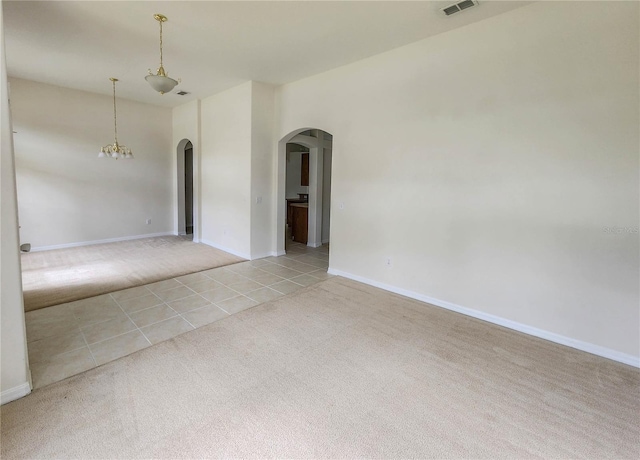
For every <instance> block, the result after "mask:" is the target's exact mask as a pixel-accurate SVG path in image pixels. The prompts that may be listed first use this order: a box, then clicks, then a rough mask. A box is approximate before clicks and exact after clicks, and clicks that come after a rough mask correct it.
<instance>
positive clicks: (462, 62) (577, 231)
mask: <svg viewBox="0 0 640 460" xmlns="http://www.w3.org/2000/svg"><path fill="white" fill-rule="evenodd" d="M638 6H639V5H638V4H637V3H636V2H584V3H581V4H580V7H579V8H577V7H576V4H575V3H574V2H558V3H555V2H554V3H551V2H539V3H535V4H533V5H530V6H526V7H523V8H519V9H517V10H514V11H512V12H509V13H506V14H503V15H500V16H497V17H494V18H491V19H488V20H485V21H482V22H478V23H475V24H472V25H469V26H466V27H464V28H461V29H457V30H454V31H451V32H448V33H445V34H441V35H438V36H434V37H431V38H429V39H426V40H423V41H420V42H417V43H414V44H411V45H409V46H405V47H402V48H399V49H396V50H393V51H391V52H388V53H384V54H381V55H378V56H374V57H372V58H369V59H366V60H363V61H359V62H357V63H354V64H351V65H348V66H345V67H341V68H339V69H335V70H333V71H329V72H326V73H323V74H320V75H316V76H314V77H311V78H308V79H305V80H301V81H298V82H294V83H291V84H287V85H285V86H283V87H281V88H280V89H279V90H278V92H277V95H276V98H277V106H278V107H279V112H278V113H279V120H278V127H277V133H278V134H277V138H278V139H281V138H282V137H283V136H285V135H286V134H288V133H290V132H291V131H293V130H295V129H297V128H299V127H301V126H312V127H321V128H322V129H324V130H326V131H328V132H330V133H331V134H333V136H334V137H333V171H332V173H333V174H332V176H333V183H332V193H333V198H332V200H333V206H332V216H331V262H330V263H331V268H332V270H333V271H334V272H338V273H343V274H347V275H349V276H352V277H357V278H358V279H362V280H366V281H368V282H372V283H375V284H378V285H383V286H386V287H387V288H390V289H394V290H396V291H401V292H404V293H407V294H410V295H413V296H415V297H419V298H423V299H432V300H433V301H436V302H438V303H439V304H440V305H445V306H449V307H450V308H458V307H463V308H467V309H470V310H467V312H470V313H473V314H476V315H477V316H480V317H484V318H487V319H490V320H495V321H499V322H500V321H501V322H502V323H503V324H508V325H510V326H511V327H516V328H520V329H522V330H528V331H529V332H531V333H535V334H539V335H544V336H546V337H550V338H553V339H555V340H559V341H564V342H565V343H569V344H571V345H573V346H577V347H582V348H583V349H585V348H587V349H589V350H590V351H594V352H598V353H600V354H605V355H607V354H608V355H609V356H611V357H614V358H615V359H620V360H622V361H626V362H631V363H633V364H636V365H637V364H638V356H639V354H640V352H639V349H640V338H639V328H638V324H639V322H640V317H639V308H638V305H639V275H640V273H639V267H638V265H639V263H638V253H639V242H638V233H637V227H638V220H639V215H638V208H639V202H638V200H639V198H638V192H639V180H638V145H639V134H638V127H639V124H640V119H639V115H638V96H639V95H638V87H639V78H638V68H639V62H638V55H639V53H638V43H639V40H638V38H639V37H638ZM339 203H344V209H340V208H339V206H338V204H339ZM613 226H617V227H623V228H631V229H632V231H634V230H635V233H626V232H622V233H606V232H605V231H604V229H605V227H613ZM274 227H275V224H274ZM387 258H391V259H392V265H391V266H390V267H389V266H387V265H386V259H387Z"/></svg>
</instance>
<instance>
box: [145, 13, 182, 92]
mask: <svg viewBox="0 0 640 460" xmlns="http://www.w3.org/2000/svg"><path fill="white" fill-rule="evenodd" d="M153 17H154V19H155V20H156V21H158V22H159V23H160V67H158V71H157V72H156V73H155V74H154V73H153V72H152V71H151V69H149V75H147V76H146V77H144V79H145V80H147V81H148V82H149V84H150V85H151V87H152V88H153V89H155V90H156V91H157V92H159V93H160V94H164V93H168V92H169V91H171V90H172V89H173V88H174V87H175V86H176V85H177V84H178V82H177V81H176V80H174V79H173V78H169V77H168V76H167V73H166V72H165V71H164V67H163V66H162V23H163V22H167V17H166V16H164V15H162V14H154V15H153Z"/></svg>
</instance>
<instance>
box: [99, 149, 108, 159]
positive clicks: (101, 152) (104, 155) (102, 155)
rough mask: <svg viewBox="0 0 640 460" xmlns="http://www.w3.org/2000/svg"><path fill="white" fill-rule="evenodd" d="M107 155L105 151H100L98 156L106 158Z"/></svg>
mask: <svg viewBox="0 0 640 460" xmlns="http://www.w3.org/2000/svg"><path fill="white" fill-rule="evenodd" d="M106 156H107V155H106V154H105V153H104V149H102V150H100V153H99V154H98V158H104V157H106Z"/></svg>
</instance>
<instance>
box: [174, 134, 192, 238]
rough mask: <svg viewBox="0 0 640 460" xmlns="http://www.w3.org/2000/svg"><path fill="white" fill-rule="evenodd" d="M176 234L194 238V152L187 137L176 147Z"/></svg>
mask: <svg viewBox="0 0 640 460" xmlns="http://www.w3.org/2000/svg"><path fill="white" fill-rule="evenodd" d="M177 199H178V203H177V204H178V206H177V208H178V217H177V219H178V229H177V230H178V234H179V235H184V236H188V237H191V238H192V239H193V238H194V229H195V228H196V226H195V221H196V215H195V214H196V213H195V206H194V202H195V199H194V154H193V144H192V143H191V141H190V140H188V139H183V140H182V141H180V143H179V144H178V147H177Z"/></svg>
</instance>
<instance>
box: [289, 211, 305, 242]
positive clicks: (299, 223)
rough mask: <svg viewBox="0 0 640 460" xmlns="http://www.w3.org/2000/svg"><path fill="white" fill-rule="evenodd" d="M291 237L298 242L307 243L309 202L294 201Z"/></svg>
mask: <svg viewBox="0 0 640 460" xmlns="http://www.w3.org/2000/svg"><path fill="white" fill-rule="evenodd" d="M291 212H292V225H291V239H293V241H295V242H297V243H303V244H307V238H308V233H307V232H308V222H309V205H308V204H307V203H292V204H291Z"/></svg>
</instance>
